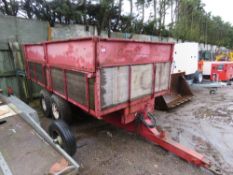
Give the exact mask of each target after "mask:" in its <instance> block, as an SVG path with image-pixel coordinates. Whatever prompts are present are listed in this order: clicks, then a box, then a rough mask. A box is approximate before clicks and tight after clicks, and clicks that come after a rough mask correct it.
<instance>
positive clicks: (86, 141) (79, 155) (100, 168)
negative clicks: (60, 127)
mask: <svg viewBox="0 0 233 175" xmlns="http://www.w3.org/2000/svg"><path fill="white" fill-rule="evenodd" d="M232 89H233V88H232V87H224V88H221V89H218V91H217V93H216V94H214V95H210V94H209V91H208V90H207V89H204V88H197V87H195V88H193V89H192V90H193V92H194V97H193V99H192V101H191V102H189V103H186V104H184V105H182V106H180V107H178V108H176V109H173V110H171V111H169V112H162V111H156V112H157V114H158V118H157V122H158V123H159V125H160V126H161V127H162V128H163V129H164V130H166V131H167V132H168V133H170V136H171V137H172V138H173V139H174V140H176V141H178V142H180V143H181V144H183V145H185V146H187V147H189V148H192V149H195V150H196V151H198V152H200V153H202V154H204V155H206V157H207V158H208V159H209V160H211V161H212V162H213V163H214V164H216V165H217V166H218V167H220V168H221V170H222V174H227V175H230V174H233V163H232V162H233V120H232V119H233V93H232ZM33 107H35V108H36V109H37V110H38V112H39V114H40V116H41V120H42V126H43V127H44V128H45V129H47V126H48V123H49V122H51V121H50V120H48V119H46V118H45V117H43V114H42V113H41V111H40V109H39V107H38V102H35V103H33ZM71 128H72V130H73V132H74V133H75V136H76V138H77V144H78V147H79V148H78V149H77V152H76V154H75V156H74V159H75V160H77V162H78V163H79V164H80V165H81V169H80V174H81V175H116V174H117V175H126V174H127V175H181V174H185V175H186V174H187V175H201V174H206V175H210V174H212V173H210V172H208V171H206V170H205V169H202V168H198V167H195V166H192V165H190V164H188V163H187V162H185V161H183V160H181V159H180V158H178V157H177V156H175V155H173V154H171V153H169V152H167V151H165V150H164V149H162V148H161V147H159V146H157V145H154V144H151V143H150V142H148V141H146V140H144V139H143V138H141V137H139V136H137V135H136V134H132V133H127V132H125V131H123V130H121V129H118V128H115V127H113V126H111V125H109V124H106V123H105V122H103V121H98V120H95V119H93V118H91V117H87V119H85V120H83V119H82V120H76V121H74V123H73V124H72V125H71Z"/></svg>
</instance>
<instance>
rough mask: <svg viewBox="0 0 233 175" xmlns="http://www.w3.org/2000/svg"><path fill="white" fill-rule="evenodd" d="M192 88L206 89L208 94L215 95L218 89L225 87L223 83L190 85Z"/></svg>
mask: <svg viewBox="0 0 233 175" xmlns="http://www.w3.org/2000/svg"><path fill="white" fill-rule="evenodd" d="M192 86H193V87H200V88H207V89H209V93H210V94H215V93H216V91H217V89H218V88H222V87H226V86H227V83H224V82H206V83H201V84H192Z"/></svg>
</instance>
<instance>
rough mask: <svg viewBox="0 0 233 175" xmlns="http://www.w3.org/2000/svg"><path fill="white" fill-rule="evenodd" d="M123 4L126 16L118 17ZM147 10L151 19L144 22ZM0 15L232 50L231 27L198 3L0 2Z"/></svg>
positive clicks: (180, 0) (163, 0)
mask: <svg viewBox="0 0 233 175" xmlns="http://www.w3.org/2000/svg"><path fill="white" fill-rule="evenodd" d="M126 2H127V3H128V4H129V5H130V7H129V9H128V11H129V13H128V14H125V13H122V10H123V9H124V3H126ZM135 7H136V8H135ZM148 7H151V9H153V15H152V16H150V18H149V19H148V20H147V19H145V14H146V13H147V9H148ZM0 13H2V14H4V15H11V16H25V17H26V18H30V19H39V20H46V21H49V22H50V24H51V25H52V26H53V25H54V24H55V23H61V24H83V25H85V26H86V29H88V26H89V25H94V26H96V27H97V31H98V34H99V35H100V34H101V31H107V32H108V36H109V37H110V36H111V32H113V31H117V32H127V33H139V34H148V35H157V36H161V37H175V38H177V39H182V40H189V41H196V42H202V43H208V44H214V45H219V46H226V47H229V48H233V27H232V25H231V24H229V23H226V22H224V21H223V20H222V19H221V17H218V16H217V17H216V16H212V15H211V14H210V13H206V12H205V10H204V4H203V3H202V2H201V0H1V1H0ZM169 15H170V17H169V18H171V19H167V18H168V16H169ZM165 21H171V23H170V24H166V22H165Z"/></svg>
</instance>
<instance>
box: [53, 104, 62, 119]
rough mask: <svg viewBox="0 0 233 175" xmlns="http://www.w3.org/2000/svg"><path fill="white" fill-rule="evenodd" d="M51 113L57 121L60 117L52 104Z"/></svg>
mask: <svg viewBox="0 0 233 175" xmlns="http://www.w3.org/2000/svg"><path fill="white" fill-rule="evenodd" d="M52 112H53V116H54V118H55V119H56V120H58V119H59V118H60V116H59V112H58V109H57V106H56V105H55V104H54V103H53V104H52Z"/></svg>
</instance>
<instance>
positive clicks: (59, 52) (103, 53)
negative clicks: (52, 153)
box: [24, 37, 209, 167]
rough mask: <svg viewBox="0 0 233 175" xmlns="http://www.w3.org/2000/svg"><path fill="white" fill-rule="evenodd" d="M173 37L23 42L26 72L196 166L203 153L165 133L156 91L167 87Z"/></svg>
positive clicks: (93, 112) (91, 111) (94, 113)
mask: <svg viewBox="0 0 233 175" xmlns="http://www.w3.org/2000/svg"><path fill="white" fill-rule="evenodd" d="M173 47H174V44H173V43H155V42H141V41H134V40H119V39H103V38H99V37H91V38H80V39H72V40H62V41H52V42H44V43H40V44H26V45H25V46H24V53H25V58H26V59H25V60H26V66H27V67H26V71H27V77H28V78H29V79H31V80H32V81H34V82H36V83H38V84H40V85H41V86H42V87H44V88H45V89H47V90H48V91H50V92H52V93H54V94H56V95H58V96H60V97H62V98H63V99H65V100H66V101H69V102H70V103H73V104H74V105H76V106H78V107H79V108H81V109H82V110H84V111H86V112H87V113H89V114H90V115H92V116H94V117H96V118H98V119H103V120H105V121H106V122H108V123H111V124H113V125H115V126H117V127H121V128H124V129H126V130H127V131H130V132H135V133H137V134H139V135H141V136H142V137H144V138H146V139H148V140H150V141H152V142H153V143H156V144H159V145H160V146H162V147H163V148H164V149H167V150H169V151H171V152H172V153H174V154H176V155H178V156H180V157H181V158H183V159H185V160H187V161H188V162H191V163H194V164H195V165H197V166H204V167H208V166H209V163H208V162H207V161H206V160H205V157H204V156H203V155H201V154H199V153H197V152H195V151H193V150H191V149H188V148H186V147H184V146H182V145H180V144H178V143H176V142H174V141H173V140H171V139H170V138H169V137H168V135H167V134H165V133H164V132H163V131H162V130H161V129H159V127H158V126H157V124H156V121H155V111H154V107H155V97H158V96H163V95H165V94H167V93H169V91H170V79H171V65H172V61H173Z"/></svg>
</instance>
